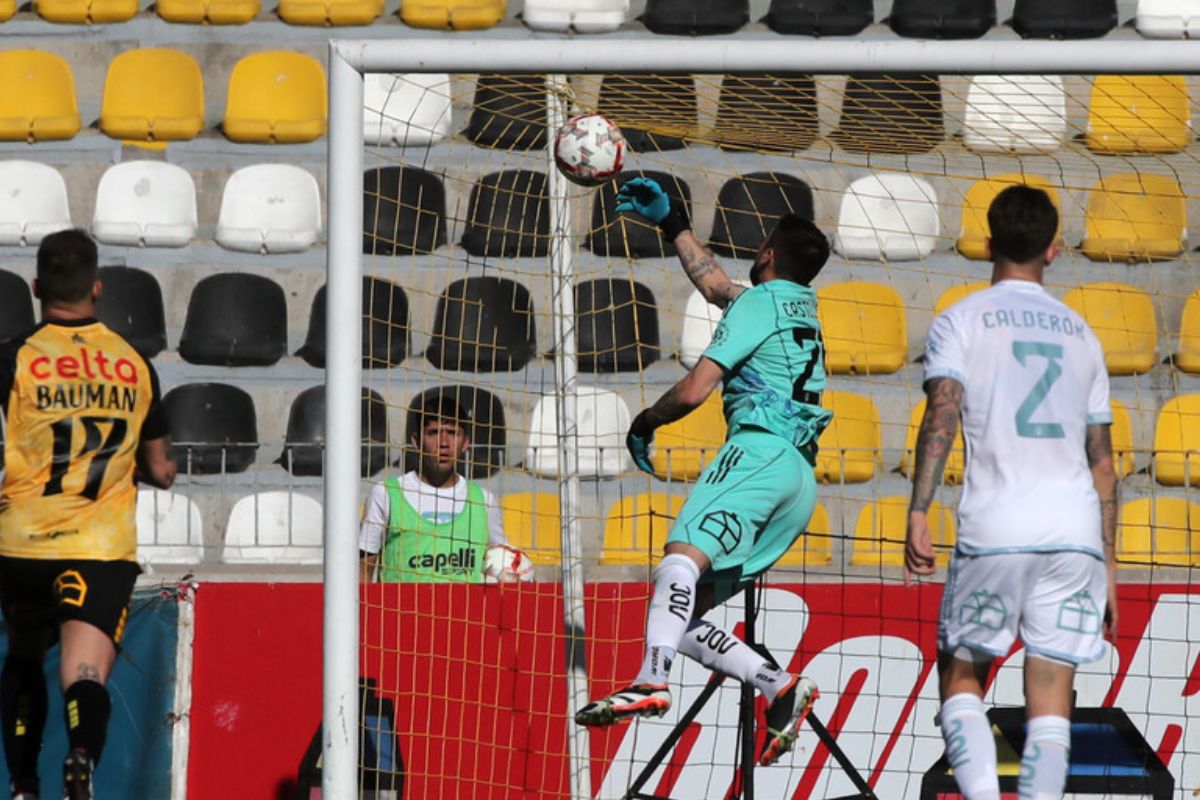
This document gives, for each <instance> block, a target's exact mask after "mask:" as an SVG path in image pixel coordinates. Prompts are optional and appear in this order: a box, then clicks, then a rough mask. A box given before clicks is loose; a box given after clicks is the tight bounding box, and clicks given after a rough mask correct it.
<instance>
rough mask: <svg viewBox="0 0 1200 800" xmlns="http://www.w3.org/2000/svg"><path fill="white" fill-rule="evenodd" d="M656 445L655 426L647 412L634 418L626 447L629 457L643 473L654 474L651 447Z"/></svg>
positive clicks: (626, 440)
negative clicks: (651, 462) (651, 463)
mask: <svg viewBox="0 0 1200 800" xmlns="http://www.w3.org/2000/svg"><path fill="white" fill-rule="evenodd" d="M653 443H654V426H652V425H651V424H650V418H649V416H648V415H647V414H646V412H645V411H642V413H640V414H638V415H637V416H636V417H634V418H633V423H632V424H631V425H630V426H629V433H627V434H626V435H625V447H626V448H628V450H629V455H631V456H633V463H634V464H636V465H637V468H638V469H640V470H641V471H642V472H648V473H650V474H651V475H653V474H654V467H652V466H650V445H651V444H653Z"/></svg>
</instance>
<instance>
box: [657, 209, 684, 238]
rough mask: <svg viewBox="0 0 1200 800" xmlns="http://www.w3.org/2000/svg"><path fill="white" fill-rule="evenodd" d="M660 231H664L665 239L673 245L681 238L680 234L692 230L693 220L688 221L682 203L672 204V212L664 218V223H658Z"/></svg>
mask: <svg viewBox="0 0 1200 800" xmlns="http://www.w3.org/2000/svg"><path fill="white" fill-rule="evenodd" d="M658 229H659V230H660V231H662V235H663V238H664V239H666V240H667V241H668V242H671V243H674V241H675V240H676V239H678V238H679V234H681V233H683V232H684V231H690V230H691V229H692V223H691V220H689V219H688V215H687V212H686V211H684V209H683V203H682V202H680V203H671V210H670V211H668V212H667V215H666V216H665V217H663V219H662V222H660V223H658Z"/></svg>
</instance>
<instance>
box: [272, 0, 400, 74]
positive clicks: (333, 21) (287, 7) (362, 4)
mask: <svg viewBox="0 0 1200 800" xmlns="http://www.w3.org/2000/svg"><path fill="white" fill-rule="evenodd" d="M382 13H383V0H279V18H280V19H282V20H283V21H284V22H286V23H288V24H289V25H317V26H321V27H333V26H338V25H370V24H371V23H372V22H374V21H375V19H376V18H377V17H378V16H379V15H380V14H382ZM389 77H390V76H389Z"/></svg>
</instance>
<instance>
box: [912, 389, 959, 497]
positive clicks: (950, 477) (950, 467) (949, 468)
mask: <svg viewBox="0 0 1200 800" xmlns="http://www.w3.org/2000/svg"><path fill="white" fill-rule="evenodd" d="M923 419H925V398H921V399H920V400H918V401H917V404H916V405H915V406H913V408H912V411H911V412H910V413H909V415H908V433H907V434H906V435H905V437H904V455H902V456H901V457H900V474H901V475H903V476H904V477H906V478H912V476H913V469H914V468H915V467H916V451H917V434H918V433H919V432H920V430H921V421H922V420H923ZM965 466H966V454H965V450H964V447H963V432H962V425H959V426H958V431H957V432H956V433H955V434H954V444H953V445H951V448H950V455H949V457H947V459H946V468H945V470H944V471H943V472H942V483H944V484H946V485H947V486H956V485H958V484H960V483H962V478H963V469H964V467H965Z"/></svg>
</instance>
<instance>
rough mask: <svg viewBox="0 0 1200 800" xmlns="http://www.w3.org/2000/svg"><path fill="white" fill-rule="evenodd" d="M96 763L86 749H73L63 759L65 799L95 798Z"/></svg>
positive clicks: (89, 799) (83, 799) (84, 799)
mask: <svg viewBox="0 0 1200 800" xmlns="http://www.w3.org/2000/svg"><path fill="white" fill-rule="evenodd" d="M94 767H95V765H94V764H92V760H91V759H90V758H88V754H87V752H86V751H84V750H72V751H71V753H70V755H68V756H67V757H66V759H64V760H63V795H62V796H63V800H94V798H95V795H93V794H92V770H93V769H94Z"/></svg>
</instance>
